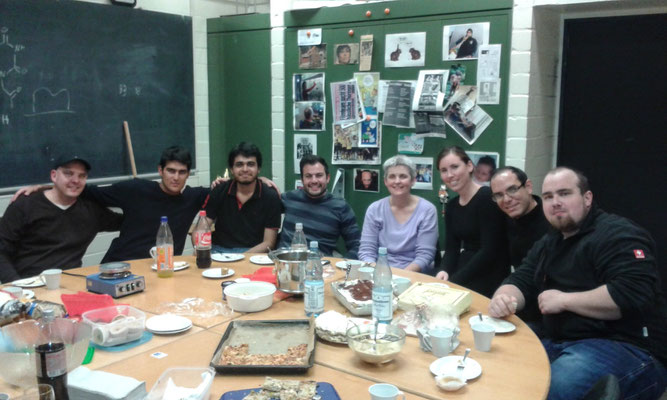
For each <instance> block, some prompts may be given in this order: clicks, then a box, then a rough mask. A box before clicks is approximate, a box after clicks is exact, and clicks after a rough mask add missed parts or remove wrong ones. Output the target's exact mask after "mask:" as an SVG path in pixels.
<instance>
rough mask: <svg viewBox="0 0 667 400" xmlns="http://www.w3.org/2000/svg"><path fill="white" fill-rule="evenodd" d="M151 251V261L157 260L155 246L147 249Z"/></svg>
mask: <svg viewBox="0 0 667 400" xmlns="http://www.w3.org/2000/svg"><path fill="white" fill-rule="evenodd" d="M148 252H149V253H151V257H153V261H156V260H157V247H155V246H153V247H151V249H150V250H149V251H148Z"/></svg>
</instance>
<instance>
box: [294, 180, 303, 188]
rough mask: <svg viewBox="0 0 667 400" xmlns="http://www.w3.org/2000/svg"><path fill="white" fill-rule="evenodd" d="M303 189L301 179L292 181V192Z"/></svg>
mask: <svg viewBox="0 0 667 400" xmlns="http://www.w3.org/2000/svg"><path fill="white" fill-rule="evenodd" d="M301 189H303V181H302V180H301V179H297V180H295V181H294V190H301Z"/></svg>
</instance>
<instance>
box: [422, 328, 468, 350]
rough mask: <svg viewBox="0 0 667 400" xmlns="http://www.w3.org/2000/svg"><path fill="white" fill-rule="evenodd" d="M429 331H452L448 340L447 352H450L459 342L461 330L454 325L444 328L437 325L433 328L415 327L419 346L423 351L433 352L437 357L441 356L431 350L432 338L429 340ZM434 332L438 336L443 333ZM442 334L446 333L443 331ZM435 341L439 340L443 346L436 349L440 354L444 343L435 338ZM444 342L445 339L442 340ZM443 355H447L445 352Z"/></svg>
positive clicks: (443, 348)
mask: <svg viewBox="0 0 667 400" xmlns="http://www.w3.org/2000/svg"><path fill="white" fill-rule="evenodd" d="M431 331H451V332H452V337H451V341H450V342H449V351H448V352H447V353H451V352H452V351H454V350H455V349H456V348H457V347H458V346H459V343H460V341H459V333H460V332H461V330H460V329H459V328H458V327H456V328H454V329H451V328H446V327H437V326H436V327H435V328H433V329H427V328H418V329H417V337H419V346H420V347H421V349H422V350H423V351H425V352H428V353H433V354H434V355H436V356H437V357H442V356H438V355H437V354H436V351H434V350H433V348H434V346H433V343H432V340H431ZM436 334H437V335H438V336H442V335H443V333H436ZM444 334H445V335H446V333H444ZM436 341H439V342H441V343H440V345H441V346H443V347H442V348H439V349H438V350H437V353H438V354H442V352H443V351H444V350H445V346H444V344H442V340H436ZM444 342H446V339H445V340H444ZM444 355H447V354H444Z"/></svg>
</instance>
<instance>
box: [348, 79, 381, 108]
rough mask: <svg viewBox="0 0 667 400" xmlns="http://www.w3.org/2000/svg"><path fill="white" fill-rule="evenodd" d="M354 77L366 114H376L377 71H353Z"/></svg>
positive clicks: (378, 81)
mask: <svg viewBox="0 0 667 400" xmlns="http://www.w3.org/2000/svg"><path fill="white" fill-rule="evenodd" d="M354 79H356V80H357V86H358V87H359V94H360V95H361V101H362V103H363V105H364V109H365V110H366V115H378V108H377V102H378V86H379V84H380V73H379V72H355V74H354Z"/></svg>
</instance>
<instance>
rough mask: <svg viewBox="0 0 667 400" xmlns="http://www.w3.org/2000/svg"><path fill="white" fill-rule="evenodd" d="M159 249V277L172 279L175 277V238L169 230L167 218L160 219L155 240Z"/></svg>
mask: <svg viewBox="0 0 667 400" xmlns="http://www.w3.org/2000/svg"><path fill="white" fill-rule="evenodd" d="M155 247H156V249H157V276H158V278H170V277H172V276H174V237H173V236H172V234H171V229H169V223H168V222H167V217H161V218H160V228H159V229H158V230H157V238H156V239H155Z"/></svg>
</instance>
